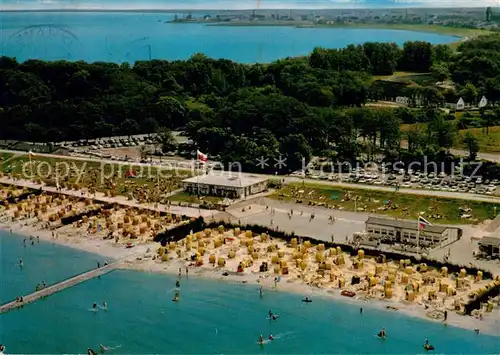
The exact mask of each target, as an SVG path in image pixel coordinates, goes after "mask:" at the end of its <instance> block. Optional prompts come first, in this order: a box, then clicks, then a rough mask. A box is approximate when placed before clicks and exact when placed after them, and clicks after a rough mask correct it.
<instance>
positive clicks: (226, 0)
mask: <svg viewBox="0 0 500 355" xmlns="http://www.w3.org/2000/svg"><path fill="white" fill-rule="evenodd" d="M487 6H492V7H499V9H500V0H145V1H140V0H81V1H79V0H0V10H43V9H68V10H69V9H112V10H117V9H124V10H127V9H172V10H175V9H193V10H195V9H206V10H209V9H214V10H219V9H228V10H229V9H231V10H233V9H234V10H237V9H256V8H260V9H320V8H323V9H326V8H381V7H382V8H390V7H427V8H432V7H441V8H443V7H450V8H464V7H487Z"/></svg>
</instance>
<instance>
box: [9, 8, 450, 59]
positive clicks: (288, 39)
mask: <svg viewBox="0 0 500 355" xmlns="http://www.w3.org/2000/svg"><path fill="white" fill-rule="evenodd" d="M0 16H1V17H0V20H1V28H0V36H1V38H2V46H1V54H2V55H6V56H11V57H16V58H17V59H18V60H19V61H24V60H27V59H44V60H85V61H90V62H93V61H109V62H118V63H121V62H129V63H133V62H135V61H137V60H147V59H149V58H152V59H168V60H176V59H187V58H189V57H190V56H192V55H193V54H195V53H204V54H205V55H207V56H209V57H212V58H226V59H231V60H234V61H237V62H242V63H255V62H264V63H267V62H271V61H273V60H276V59H279V58H285V57H290V56H298V55H305V54H308V53H310V52H311V51H312V49H313V48H314V47H318V46H320V47H325V48H341V47H345V46H347V45H348V44H362V43H364V42H375V41H378V42H395V43H397V44H399V45H402V44H403V43H404V42H406V41H414V40H422V41H428V42H431V43H434V44H438V43H449V42H453V41H457V37H454V36H448V35H441V34H437V33H423V32H414V31H399V30H386V29H361V28H358V29H353V28H351V29H347V28H321V29H320V28H294V27H276V26H274V27H223V26H207V25H205V24H194V23H193V24H172V23H165V21H169V20H171V19H172V18H173V16H174V15H173V14H166V13H123V12H122V13H118V12H98V13H96V12H91V13H89V12H86V13H85V12H4V13H1V15H0Z"/></svg>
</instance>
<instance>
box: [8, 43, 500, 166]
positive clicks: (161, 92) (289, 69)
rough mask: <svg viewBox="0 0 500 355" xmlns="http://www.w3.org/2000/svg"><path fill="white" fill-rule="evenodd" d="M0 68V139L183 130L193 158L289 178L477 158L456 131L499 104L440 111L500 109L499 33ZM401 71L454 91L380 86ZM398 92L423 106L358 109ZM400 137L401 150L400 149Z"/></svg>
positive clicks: (490, 122) (481, 120)
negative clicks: (297, 53) (369, 165)
mask: <svg viewBox="0 0 500 355" xmlns="http://www.w3.org/2000/svg"><path fill="white" fill-rule="evenodd" d="M0 68H1V69H0V93H1V94H0V122H2V129H1V130H0V139H18V140H25V141H34V142H54V141H66V140H78V139H90V138H96V137H109V136H114V135H133V134H139V133H152V132H157V131H159V130H163V131H165V130H181V131H184V132H185V133H186V135H187V136H189V137H190V138H192V139H193V140H194V141H195V142H196V145H197V147H198V149H200V150H201V151H203V152H206V153H208V154H209V155H210V156H211V157H214V158H217V159H219V160H220V161H222V162H224V163H227V162H234V161H239V162H240V163H241V164H242V165H243V166H244V168H245V170H247V171H252V169H255V161H256V159H257V158H259V157H262V156H264V157H267V158H269V159H270V160H272V159H273V158H277V157H278V156H279V155H282V156H284V157H286V158H287V167H286V169H287V170H288V171H293V170H296V169H297V168H300V166H301V165H302V158H305V159H306V161H308V160H309V159H310V157H311V156H312V155H320V156H324V157H328V158H330V159H332V160H334V161H355V160H356V159H358V158H359V156H360V154H361V153H365V154H367V155H368V156H369V157H371V158H374V157H376V156H377V157H379V156H383V157H384V160H386V161H396V160H403V161H407V160H413V161H415V160H419V159H423V157H424V156H426V157H427V159H435V160H436V161H442V160H449V159H453V157H452V156H450V154H449V153H448V149H449V148H451V147H452V146H453V145H454V143H455V142H456V140H457V139H459V140H461V141H463V144H464V146H466V147H467V148H468V150H469V153H470V156H471V158H474V157H475V156H476V154H477V153H478V151H479V149H480V147H479V144H478V142H477V140H478V139H477V137H475V136H472V135H470V134H466V135H465V136H460V135H458V134H457V133H458V130H459V129H465V128H481V129H483V130H484V131H485V133H486V132H487V131H488V129H489V127H493V126H497V125H500V107H498V106H494V105H490V106H488V107H486V108H483V109H481V110H479V111H478V113H477V115H472V116H471V115H467V114H465V115H462V116H460V118H459V119H456V118H455V115H454V113H445V112H444V111H443V110H441V109H440V107H442V106H443V104H444V103H445V102H456V101H457V100H458V98H459V97H462V98H463V99H464V100H465V101H466V102H467V103H470V104H476V103H477V102H478V101H479V99H480V98H481V97H482V96H483V95H484V96H485V97H487V98H488V100H489V102H490V103H492V102H496V103H498V102H499V101H500V36H499V35H489V36H482V37H477V38H475V39H470V40H468V41H465V42H463V43H461V44H460V45H459V46H458V48H457V50H456V51H453V50H452V49H450V47H449V46H446V45H432V44H430V43H426V42H406V43H405V44H404V46H402V47H398V46H397V45H396V44H394V43H365V44H364V45H358V46H354V45H350V46H348V47H346V48H343V49H325V48H315V49H314V50H313V51H312V52H311V53H310V54H309V55H308V56H304V57H295V58H286V59H282V60H278V61H275V62H273V63H269V64H252V65H248V64H239V63H235V62H232V61H229V60H224V59H211V58H208V57H206V56H205V55H203V54H195V55H193V56H192V57H191V58H190V59H188V60H185V61H165V60H151V61H140V62H136V63H135V64H134V65H129V64H127V63H124V64H115V63H104V62H96V63H86V62H81V61H77V62H68V61H55V62H46V61H40V60H28V61H26V62H23V63H18V62H17V61H16V60H15V58H8V57H2V58H0ZM397 71H405V72H413V73H430V74H431V75H432V77H433V80H435V81H436V82H437V81H440V82H444V81H450V82H451V81H452V82H453V87H451V88H444V89H443V88H441V87H438V86H436V85H419V84H417V83H412V84H411V85H398V84H397V83H388V82H387V81H381V80H377V78H376V76H380V75H392V74H393V73H395V72H397ZM397 96H406V97H408V98H410V99H411V101H416V100H417V99H418V100H420V101H421V102H422V104H421V105H420V106H421V107H412V106H414V103H413V104H410V107H407V108H373V107H367V106H365V105H366V104H367V103H370V102H374V101H377V100H393V99H394V98H395V97H397ZM414 123H423V125H414V126H413V128H412V129H410V130H409V131H405V132H403V131H401V128H400V127H401V124H414ZM403 139H404V140H407V141H408V149H401V145H400V142H401V140H403ZM271 168H272V167H271ZM495 169H498V167H497V168H495ZM273 170H274V169H273ZM495 171H496V170H495Z"/></svg>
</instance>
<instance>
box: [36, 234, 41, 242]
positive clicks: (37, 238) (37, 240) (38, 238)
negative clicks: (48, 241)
mask: <svg viewBox="0 0 500 355" xmlns="http://www.w3.org/2000/svg"><path fill="white" fill-rule="evenodd" d="M36 242H37V243H40V237H39V236H38V235H37V236H36Z"/></svg>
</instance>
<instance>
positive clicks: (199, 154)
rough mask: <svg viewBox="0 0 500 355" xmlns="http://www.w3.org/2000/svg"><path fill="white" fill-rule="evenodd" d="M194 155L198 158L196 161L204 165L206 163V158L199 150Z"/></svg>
mask: <svg viewBox="0 0 500 355" xmlns="http://www.w3.org/2000/svg"><path fill="white" fill-rule="evenodd" d="M196 155H197V156H198V160H199V161H201V162H203V163H206V162H207V161H208V156H207V155H206V154H204V153H202V152H200V151H199V150H197V151H196Z"/></svg>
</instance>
